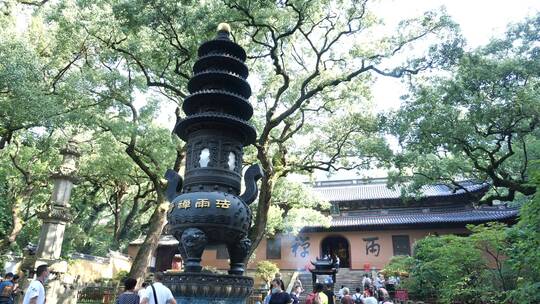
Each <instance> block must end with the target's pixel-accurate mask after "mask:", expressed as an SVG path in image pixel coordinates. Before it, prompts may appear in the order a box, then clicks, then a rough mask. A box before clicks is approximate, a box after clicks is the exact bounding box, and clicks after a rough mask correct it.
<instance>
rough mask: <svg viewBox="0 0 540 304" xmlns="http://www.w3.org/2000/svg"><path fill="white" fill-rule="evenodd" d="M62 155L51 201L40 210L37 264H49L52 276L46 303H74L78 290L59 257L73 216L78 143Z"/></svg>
mask: <svg viewBox="0 0 540 304" xmlns="http://www.w3.org/2000/svg"><path fill="white" fill-rule="evenodd" d="M60 154H62V155H63V160H62V164H61V165H60V168H58V170H57V171H56V172H55V173H54V174H52V175H51V178H52V179H53V180H54V189H53V193H52V197H51V201H50V202H49V204H47V206H46V208H45V209H44V210H42V211H41V212H39V213H38V217H39V218H40V219H41V220H42V222H43V225H42V226H41V233H40V236H39V244H38V248H37V251H36V262H35V267H37V266H39V265H41V264H47V265H49V270H50V272H51V274H52V275H51V280H50V281H49V282H48V283H47V284H46V292H47V303H57V304H75V303H77V292H78V290H77V288H76V286H75V285H74V282H73V279H72V278H70V277H69V276H67V275H66V272H67V267H68V264H67V262H66V261H64V260H61V259H60V255H61V253H62V242H63V241H64V231H65V229H66V224H67V223H68V222H69V221H71V219H72V216H71V212H70V205H69V198H70V196H71V190H72V189H73V183H74V181H75V174H76V172H77V160H78V158H79V156H80V153H79V151H78V149H77V142H76V141H74V140H70V141H69V142H68V144H67V145H66V146H65V147H64V148H62V149H61V150H60ZM34 269H35V268H34Z"/></svg>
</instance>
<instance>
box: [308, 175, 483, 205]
mask: <svg viewBox="0 0 540 304" xmlns="http://www.w3.org/2000/svg"><path fill="white" fill-rule="evenodd" d="M460 184H461V186H463V187H464V188H465V189H467V192H479V191H485V190H487V188H488V187H489V184H487V183H474V182H470V181H463V182H461V183H460ZM401 190H402V189H401V188H400V187H399V186H396V187H394V188H393V189H389V188H387V186H386V180H384V179H377V180H371V181H368V182H366V181H364V180H344V181H325V182H316V183H315V184H314V185H313V188H312V191H313V192H314V193H316V194H317V195H319V196H320V197H321V198H322V199H325V200H328V201H331V202H345V201H362V200H378V199H399V198H401ZM467 192H466V191H465V190H463V189H455V188H451V187H449V186H447V185H443V184H434V185H427V186H424V187H422V189H421V195H420V196H422V197H424V198H429V197H449V196H456V195H462V194H465V193H467Z"/></svg>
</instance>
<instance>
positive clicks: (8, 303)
mask: <svg viewBox="0 0 540 304" xmlns="http://www.w3.org/2000/svg"><path fill="white" fill-rule="evenodd" d="M18 281H19V276H18V275H13V273H11V272H9V273H7V274H6V276H5V279H4V281H3V282H2V283H0V304H13V303H14V300H15V299H14V296H15V292H16V291H17V282H18Z"/></svg>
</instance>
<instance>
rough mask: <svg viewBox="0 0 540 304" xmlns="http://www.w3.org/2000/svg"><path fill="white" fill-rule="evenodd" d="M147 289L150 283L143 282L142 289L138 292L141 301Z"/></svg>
mask: <svg viewBox="0 0 540 304" xmlns="http://www.w3.org/2000/svg"><path fill="white" fill-rule="evenodd" d="M146 287H148V283H146V282H143V283H142V285H141V288H139V291H137V294H138V295H139V299H141V301H142V299H143V298H144V296H145V295H146Z"/></svg>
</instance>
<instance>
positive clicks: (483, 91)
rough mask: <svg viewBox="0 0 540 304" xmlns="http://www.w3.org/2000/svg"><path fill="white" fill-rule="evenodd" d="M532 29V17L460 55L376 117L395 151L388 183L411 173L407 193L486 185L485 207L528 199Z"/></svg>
mask: <svg viewBox="0 0 540 304" xmlns="http://www.w3.org/2000/svg"><path fill="white" fill-rule="evenodd" d="M538 28H540V15H537V16H535V17H533V18H530V19H527V20H525V21H524V22H522V23H520V24H518V25H515V26H512V27H510V28H509V30H508V32H507V34H506V36H505V37H504V38H503V39H493V40H492V41H491V42H490V43H489V44H488V45H486V46H484V47H481V48H479V49H476V50H473V51H471V52H467V53H464V54H463V56H461V58H460V60H459V62H458V64H457V66H456V67H455V68H454V69H452V70H451V71H449V72H448V73H446V74H443V75H444V76H441V77H430V78H429V79H427V78H425V79H422V78H417V79H415V81H414V85H413V86H412V88H411V93H410V95H409V96H406V97H405V103H404V105H403V107H402V108H401V109H400V110H398V111H396V112H394V113H392V114H391V115H390V116H389V117H384V118H382V122H383V125H384V126H385V127H386V128H387V130H388V131H389V132H390V133H391V134H392V135H394V136H396V137H397V138H398V140H399V144H400V147H401V149H400V151H399V152H398V153H396V154H395V155H394V157H393V158H391V161H390V162H389V163H390V164H391V165H392V166H393V167H394V168H396V170H395V172H393V178H394V181H398V182H403V181H410V180H411V173H412V181H413V183H412V184H411V185H410V186H411V189H412V190H414V189H418V187H420V186H421V185H425V184H429V183H434V182H444V183H447V184H450V185H452V184H455V182H456V181H457V180H463V179H473V180H479V181H485V182H489V183H490V184H491V185H492V186H493V192H490V193H488V195H487V196H486V197H485V198H484V201H486V202H487V203H492V202H493V201H494V200H502V201H512V200H514V198H516V197H519V195H525V196H527V195H532V194H533V193H534V192H535V188H534V187H532V186H530V185H529V184H528V183H529V180H528V178H529V176H530V173H531V169H532V168H533V166H534V165H533V163H532V162H531V160H534V159H539V158H540V154H539V151H540V149H538V147H539V143H540V102H538V101H539V99H540V91H539V90H538V85H539V84H540V72H539V71H540V58H539V57H538V55H537V52H538V47H537V43H538V34H537V32H538ZM426 113H429V115H426ZM383 157H384V156H383Z"/></svg>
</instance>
